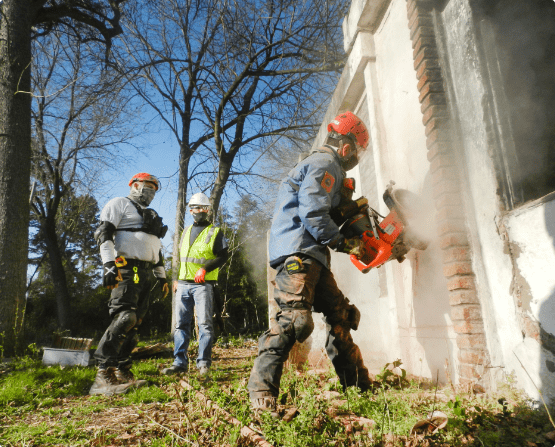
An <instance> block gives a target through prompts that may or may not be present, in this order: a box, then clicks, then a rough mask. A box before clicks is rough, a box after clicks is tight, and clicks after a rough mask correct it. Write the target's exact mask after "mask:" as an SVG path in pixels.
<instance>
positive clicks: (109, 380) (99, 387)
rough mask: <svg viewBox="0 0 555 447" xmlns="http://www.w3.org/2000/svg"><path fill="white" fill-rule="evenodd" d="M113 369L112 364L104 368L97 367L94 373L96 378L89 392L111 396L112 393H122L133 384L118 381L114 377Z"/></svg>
mask: <svg viewBox="0 0 555 447" xmlns="http://www.w3.org/2000/svg"><path fill="white" fill-rule="evenodd" d="M115 370H116V368H114V367H113V366H110V367H108V368H106V369H104V368H102V369H99V370H98V372H97V373H96V378H95V379H94V383H93V384H92V386H91V389H90V390H89V394H91V395H95V394H105V395H106V396H112V395H114V394H124V393H126V392H127V390H129V388H131V387H132V386H133V384H132V383H122V384H120V383H118V379H116V375H115Z"/></svg>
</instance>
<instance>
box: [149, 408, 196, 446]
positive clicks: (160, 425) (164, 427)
mask: <svg viewBox="0 0 555 447" xmlns="http://www.w3.org/2000/svg"><path fill="white" fill-rule="evenodd" d="M144 415H145V416H146V417H147V418H148V419H149V420H150V421H151V422H154V423H155V424H156V425H158V426H159V427H162V428H163V429H164V430H167V431H169V432H170V433H171V434H172V435H174V436H176V437H177V438H178V439H181V440H182V441H185V442H188V443H189V444H191V445H197V446H198V444H197V443H193V442H191V441H189V440H188V439H185V438H183V437H181V436H179V435H178V434H177V433H176V432H174V431H173V430H172V429H171V428H168V427H166V426H165V425H162V424H160V423H159V422H156V421H155V420H154V419H153V418H151V417H150V416H149V415H148V414H146V413H144Z"/></svg>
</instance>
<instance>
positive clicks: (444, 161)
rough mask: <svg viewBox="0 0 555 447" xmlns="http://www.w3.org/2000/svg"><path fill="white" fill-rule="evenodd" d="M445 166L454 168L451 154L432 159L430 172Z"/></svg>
mask: <svg viewBox="0 0 555 447" xmlns="http://www.w3.org/2000/svg"><path fill="white" fill-rule="evenodd" d="M434 124H435V123H434ZM445 166H455V159H454V157H453V156H452V155H451V154H444V155H442V156H441V157H436V158H434V159H433V160H432V161H431V162H430V171H431V172H435V171H437V170H438V169H439V168H443V167H445ZM457 203H460V200H459V201H457ZM436 205H438V204H437V203H436ZM443 205H444V204H441V206H443ZM445 205H455V203H449V204H445Z"/></svg>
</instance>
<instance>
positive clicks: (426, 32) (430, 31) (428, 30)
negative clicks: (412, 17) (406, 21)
mask: <svg viewBox="0 0 555 447" xmlns="http://www.w3.org/2000/svg"><path fill="white" fill-rule="evenodd" d="M413 31H416V32H413ZM422 36H435V32H434V28H433V27H432V26H418V27H416V28H415V29H414V30H413V29H412V28H411V32H410V38H411V39H412V41H413V42H415V41H418V39H420V38H421V37H422Z"/></svg>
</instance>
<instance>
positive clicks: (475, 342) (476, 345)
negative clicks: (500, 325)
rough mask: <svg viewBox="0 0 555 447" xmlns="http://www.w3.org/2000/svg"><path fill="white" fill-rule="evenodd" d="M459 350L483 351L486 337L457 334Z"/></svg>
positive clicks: (482, 335)
mask: <svg viewBox="0 0 555 447" xmlns="http://www.w3.org/2000/svg"><path fill="white" fill-rule="evenodd" d="M457 346H458V347H459V349H484V348H485V347H486V336H485V335H484V334H457Z"/></svg>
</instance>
